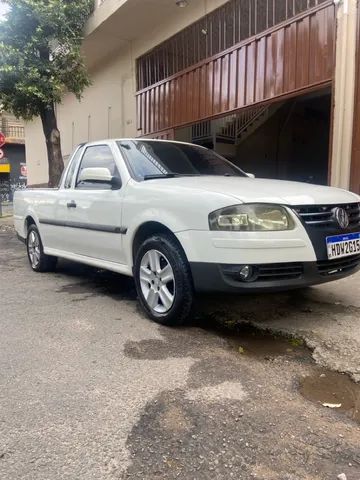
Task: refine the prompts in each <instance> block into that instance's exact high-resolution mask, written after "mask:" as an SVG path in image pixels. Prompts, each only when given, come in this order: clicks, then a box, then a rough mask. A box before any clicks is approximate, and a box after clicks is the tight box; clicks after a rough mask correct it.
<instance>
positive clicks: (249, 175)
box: [246, 172, 256, 178]
mask: <svg viewBox="0 0 360 480" xmlns="http://www.w3.org/2000/svg"><path fill="white" fill-rule="evenodd" d="M246 175H247V176H248V177H249V178H256V177H255V175H254V174H253V173H248V172H246Z"/></svg>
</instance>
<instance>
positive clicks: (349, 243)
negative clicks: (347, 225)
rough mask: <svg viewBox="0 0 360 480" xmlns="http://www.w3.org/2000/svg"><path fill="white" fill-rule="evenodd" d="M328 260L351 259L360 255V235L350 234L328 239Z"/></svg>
mask: <svg viewBox="0 0 360 480" xmlns="http://www.w3.org/2000/svg"><path fill="white" fill-rule="evenodd" d="M326 247H327V253H328V258H329V259H330V260H331V259H334V258H342V257H349V256H350V255H356V254H357V253H360V233H348V234H347V235H336V236H334V237H327V238H326Z"/></svg>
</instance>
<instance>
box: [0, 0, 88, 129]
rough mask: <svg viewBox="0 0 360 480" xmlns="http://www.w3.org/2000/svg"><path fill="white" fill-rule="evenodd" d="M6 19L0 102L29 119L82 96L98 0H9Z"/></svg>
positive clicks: (0, 27)
mask: <svg viewBox="0 0 360 480" xmlns="http://www.w3.org/2000/svg"><path fill="white" fill-rule="evenodd" d="M5 3H6V4H8V6H9V7H10V8H9V12H8V13H7V15H6V18H5V20H4V21H3V22H1V23H0V102H1V103H2V104H3V107H4V109H5V110H8V111H12V112H13V113H14V114H15V115H16V116H18V117H22V118H24V119H26V120H30V119H32V118H33V117H34V116H39V115H40V114H41V113H42V111H43V109H44V108H46V107H47V106H50V105H54V104H56V103H59V102H60V101H61V98H62V96H63V95H64V93H65V92H66V91H68V92H72V93H74V94H75V95H76V96H77V97H78V98H80V96H81V93H82V92H83V90H84V88H85V87H86V86H88V85H89V78H88V75H87V71H86V68H85V65H84V62H83V59H82V56H81V51H80V48H81V42H82V39H83V37H82V34H83V29H84V26H85V22H86V20H87V18H88V17H89V15H90V13H91V11H92V8H93V0H76V1H75V0H5Z"/></svg>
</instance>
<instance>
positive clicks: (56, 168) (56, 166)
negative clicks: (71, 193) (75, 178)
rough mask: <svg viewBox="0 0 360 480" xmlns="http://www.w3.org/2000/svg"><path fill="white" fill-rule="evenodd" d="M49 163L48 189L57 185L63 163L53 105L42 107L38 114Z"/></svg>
mask: <svg viewBox="0 0 360 480" xmlns="http://www.w3.org/2000/svg"><path fill="white" fill-rule="evenodd" d="M40 117H41V121H42V126H43V130H44V135H45V139H46V148H47V155H48V163H49V187H57V186H58V185H59V182H60V179H61V175H62V172H63V170H64V161H63V157H62V153H61V143H60V132H59V130H58V127H57V121H56V115H55V108H54V105H48V106H47V107H44V109H43V110H42V112H41V113H40Z"/></svg>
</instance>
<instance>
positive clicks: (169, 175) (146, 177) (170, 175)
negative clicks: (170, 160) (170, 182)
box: [144, 173, 177, 180]
mask: <svg viewBox="0 0 360 480" xmlns="http://www.w3.org/2000/svg"><path fill="white" fill-rule="evenodd" d="M176 176H177V174H176V173H155V175H144V180H153V179H154V178H174V177H176Z"/></svg>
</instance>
